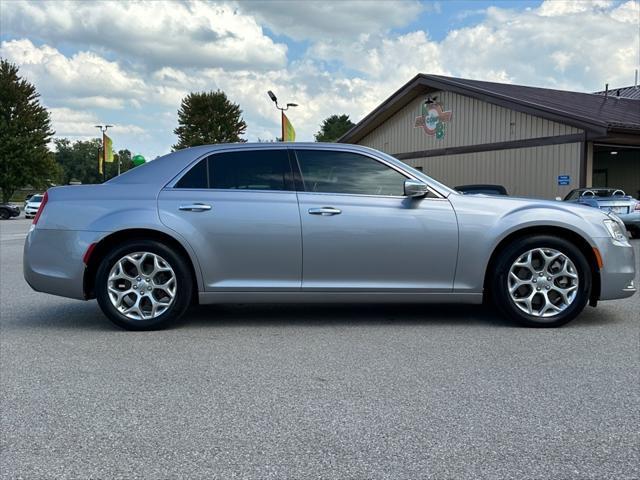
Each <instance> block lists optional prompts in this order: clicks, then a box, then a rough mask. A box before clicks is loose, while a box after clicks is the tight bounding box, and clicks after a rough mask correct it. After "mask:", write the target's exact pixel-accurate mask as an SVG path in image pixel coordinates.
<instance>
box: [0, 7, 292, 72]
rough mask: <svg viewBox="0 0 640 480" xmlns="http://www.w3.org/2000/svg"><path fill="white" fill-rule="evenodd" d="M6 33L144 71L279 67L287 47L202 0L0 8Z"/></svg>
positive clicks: (238, 16)
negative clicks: (112, 55) (124, 61)
mask: <svg viewBox="0 0 640 480" xmlns="http://www.w3.org/2000/svg"><path fill="white" fill-rule="evenodd" d="M2 10H3V12H2V30H3V32H4V33H5V34H11V35H15V36H31V35H34V34H37V36H38V38H41V39H43V40H44V41H46V42H52V43H54V44H57V43H59V42H72V43H74V44H76V45H80V46H85V47H87V46H90V47H97V48H100V49H108V50H110V51H113V52H118V53H119V54H120V55H123V56H125V57H129V58H132V59H133V61H135V62H139V63H142V64H144V65H145V66H147V67H149V68H152V69H153V68H158V67H162V66H166V65H172V66H178V67H183V68H186V67H212V66H220V67H224V68H225V69H227V70H234V69H238V68H248V67H250V68H252V69H255V70H261V69H271V68H279V67H283V66H284V65H285V64H286V52H287V47H286V45H284V44H280V43H275V42H274V41H273V40H272V39H271V38H269V37H268V36H267V35H265V34H264V32H263V31H262V27H261V26H259V25H258V24H257V23H256V20H255V19H254V18H252V17H250V16H246V15H241V14H239V13H238V12H237V11H236V9H234V8H233V7H232V6H231V5H225V4H216V3H208V2H202V1H189V2H177V1H144V2H110V3H109V4H108V5H107V4H105V2H70V1H64V2H63V1H56V2H33V3H31V2H26V1H15V2H4V3H3V6H2Z"/></svg>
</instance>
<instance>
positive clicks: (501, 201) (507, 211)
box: [448, 194, 608, 224]
mask: <svg viewBox="0 0 640 480" xmlns="http://www.w3.org/2000/svg"><path fill="white" fill-rule="evenodd" d="M448 198H449V201H450V202H451V204H452V205H453V207H454V208H455V209H456V210H458V209H473V210H481V211H486V212H488V213H490V214H491V213H492V214H494V215H496V216H497V217H505V216H517V215H518V214H522V215H523V216H524V215H525V214H526V213H527V212H528V211H534V210H535V211H538V212H544V217H545V218H551V219H552V218H554V217H555V216H556V215H557V214H560V213H562V214H568V215H569V216H571V217H577V218H580V219H582V220H585V221H587V222H590V223H598V224H600V223H602V220H604V219H606V218H608V216H607V214H606V213H605V212H603V211H601V210H600V209H598V208H593V207H590V206H588V205H582V204H579V203H568V202H561V201H557V200H540V199H537V198H526V197H505V196H497V195H462V194H455V195H450V196H449V197H448ZM565 216H566V215H565Z"/></svg>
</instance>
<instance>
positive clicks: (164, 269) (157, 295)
mask: <svg viewBox="0 0 640 480" xmlns="http://www.w3.org/2000/svg"><path fill="white" fill-rule="evenodd" d="M176 284H177V282H176V274H175V272H174V271H173V269H172V268H171V265H169V263H168V262H167V261H166V260H165V259H164V258H162V257H161V256H160V255H156V254H155V253H150V252H135V253H130V254H128V255H125V256H124V257H122V258H121V259H120V260H118V261H117V262H116V263H115V265H114V266H113V267H112V268H111V271H110V272H109V278H108V281H107V290H108V293H109V299H110V300H111V303H112V304H113V306H114V307H116V309H117V310H118V311H119V312H120V313H122V314H123V315H125V316H126V317H127V318H130V319H132V320H149V319H152V318H156V317H159V316H160V315H162V314H163V313H164V312H166V311H167V309H168V308H169V307H170V306H171V305H172V304H173V301H174V299H175V296H176V286H177V285H176Z"/></svg>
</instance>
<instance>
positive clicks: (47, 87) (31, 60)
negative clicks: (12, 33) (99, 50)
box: [0, 39, 146, 108]
mask: <svg viewBox="0 0 640 480" xmlns="http://www.w3.org/2000/svg"><path fill="white" fill-rule="evenodd" d="M0 53H1V54H2V56H3V57H5V58H7V59H8V60H10V61H11V62H14V63H16V64H18V65H20V72H21V74H22V75H25V76H27V77H28V78H30V79H32V81H34V82H36V84H37V86H38V89H39V91H40V92H41V93H42V94H43V95H46V96H47V97H50V98H55V99H57V98H75V99H77V98H79V97H97V98H103V99H106V98H108V97H112V96H116V97H120V98H134V97H136V96H140V95H141V94H142V93H143V92H144V90H145V89H146V86H145V83H144V81H143V80H142V79H140V78H138V77H137V76H136V74H135V73H130V72H125V71H124V70H123V69H122V68H121V67H120V66H119V64H118V63H116V62H110V61H108V60H105V59H104V58H103V57H101V56H99V55H97V54H95V53H93V52H78V53H76V54H74V55H72V56H70V57H67V56H65V55H63V54H62V53H61V52H60V51H58V50H57V49H55V48H52V47H50V46H48V45H42V46H36V45H34V44H33V43H32V42H31V41H30V40H28V39H22V40H10V41H5V42H2V44H1V45H0ZM101 102H102V103H103V104H105V105H106V104H107V103H108V102H107V101H105V100H101ZM114 106H115V108H117V106H118V105H117V102H116V103H112V104H111V107H110V108H114Z"/></svg>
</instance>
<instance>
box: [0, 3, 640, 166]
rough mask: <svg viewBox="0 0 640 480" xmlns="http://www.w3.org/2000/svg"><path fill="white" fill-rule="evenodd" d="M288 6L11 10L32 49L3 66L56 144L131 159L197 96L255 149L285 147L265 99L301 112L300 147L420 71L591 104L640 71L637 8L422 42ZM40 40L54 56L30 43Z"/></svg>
mask: <svg viewBox="0 0 640 480" xmlns="http://www.w3.org/2000/svg"><path fill="white" fill-rule="evenodd" d="M398 5H400V6H401V7H403V8H399V7H398ZM498 5H500V4H499V3H498ZM4 6H5V5H4V4H3V7H4ZM54 6H55V8H54ZM285 6H286V7H287V8H286V9H285V8H284V7H283V6H282V5H277V4H273V3H272V2H269V3H265V4H263V3H260V2H255V3H253V2H251V3H249V2H241V3H238V4H232V5H217V4H209V3H207V4H205V3H201V2H187V3H166V2H157V3H156V2H153V3H151V4H148V3H144V2H136V3H132V2H127V3H113V4H109V8H106V7H105V4H104V3H97V2H96V3H91V4H85V3H82V4H77V3H73V4H69V3H63V4H61V3H45V2H43V3H34V4H28V3H24V2H18V3H11V4H10V8H9V10H10V11H11V12H12V13H11V14H10V15H8V20H7V18H5V17H7V16H6V15H5V13H6V12H5V11H3V19H2V22H3V32H4V31H7V30H6V29H5V28H4V26H5V24H7V25H9V27H10V28H9V30H8V31H10V32H13V33H14V34H15V32H19V35H18V38H20V36H24V37H25V38H23V39H21V40H9V41H7V42H4V43H3V44H2V55H3V56H6V57H7V58H9V59H10V60H11V61H13V62H15V63H17V64H18V65H19V66H20V71H21V74H23V75H24V76H26V77H27V78H28V79H29V80H30V81H32V82H34V83H35V84H36V86H37V87H38V90H39V91H40V92H41V93H42V96H43V100H44V101H45V103H47V104H48V105H50V106H52V107H55V108H54V109H53V110H54V128H55V129H56V130H57V134H58V135H59V136H76V137H80V136H96V134H97V130H96V129H95V127H94V125H95V124H96V123H99V122H98V119H101V120H102V122H105V121H109V122H110V123H115V124H118V125H119V126H118V127H117V128H116V129H114V130H113V132H114V137H116V138H118V141H119V142H121V143H122V145H123V146H130V145H131V148H132V149H134V150H138V151H141V152H142V153H144V154H145V155H147V156H151V157H153V156H155V155H156V154H162V153H165V152H166V151H167V150H168V149H169V147H170V145H172V144H173V143H175V137H174V136H173V133H172V132H173V128H175V125H176V110H177V109H178V108H179V105H180V101H181V99H182V98H183V97H184V96H185V95H186V94H187V93H189V92H190V91H203V90H215V89H218V88H220V89H222V90H223V91H225V92H226V93H227V95H228V96H229V98H230V99H231V100H232V101H234V102H236V103H239V104H240V107H241V108H242V109H243V112H244V113H243V115H244V118H245V120H246V122H247V124H248V132H247V137H248V138H249V139H250V140H256V139H257V138H262V139H272V138H274V137H275V136H277V135H279V113H278V111H277V110H275V108H274V106H273V104H272V103H271V101H270V100H269V99H268V97H267V96H266V91H267V90H269V89H271V90H274V91H275V92H276V94H277V95H278V96H279V97H281V100H282V101H284V102H296V103H298V104H300V107H298V108H294V109H291V110H290V111H289V112H288V114H289V116H290V118H291V120H292V122H293V124H294V126H295V127H296V130H297V132H298V139H300V140H312V139H313V134H314V133H315V132H316V131H317V130H318V128H319V124H320V123H321V122H322V120H323V119H324V118H325V117H327V116H328V115H331V114H334V113H347V114H349V115H351V117H352V119H353V120H354V121H356V120H359V119H360V118H362V117H363V116H364V115H365V114H366V113H368V112H369V111H370V110H371V109H373V108H374V107H375V106H377V105H378V104H380V103H381V102H382V101H383V100H384V99H385V98H386V97H388V96H389V95H390V94H391V93H393V92H394V91H395V90H397V89H398V88H399V87H401V86H402V85H403V84H404V83H405V82H407V81H408V80H409V79H411V78H412V77H413V76H415V75H416V74H417V73H419V72H424V73H436V74H445V75H452V76H460V77H466V78H476V79H483V80H493V81H500V82H512V83H521V84H525V85H538V86H546V87H551V88H566V89H572V90H583V91H592V90H596V89H599V88H601V87H602V86H603V85H604V83H605V82H608V83H609V84H610V85H616V86H618V85H627V84H630V83H631V82H632V81H633V70H634V68H637V64H638V55H639V52H638V44H639V39H638V18H640V3H638V2H637V1H628V2H626V3H622V4H618V3H610V2H596V3H588V2H556V1H551V2H545V3H543V4H542V5H541V6H540V7H538V8H531V9H526V10H510V9H505V8H496V7H490V8H488V9H487V10H486V11H485V12H484V15H483V16H482V17H481V18H480V19H479V20H478V21H476V22H475V24H473V25H471V26H468V27H465V28H460V29H457V30H452V31H450V32H449V33H448V34H447V35H446V37H445V38H444V39H443V40H440V41H436V40H434V39H433V38H431V37H430V36H429V34H428V32H427V30H426V29H425V30H417V31H412V32H408V33H402V34H396V33H392V31H393V28H394V27H398V26H402V25H406V24H407V23H408V22H411V21H412V19H414V18H415V16H416V15H417V14H418V13H419V10H420V8H422V6H421V5H418V4H417V3H414V2H406V3H404V2H403V3H401V4H396V3H391V2H351V3H345V2H340V3H338V2H324V3H319V2H311V3H306V2H305V3H303V2H287V3H286V5H285ZM74 9H75V10H78V12H75V11H72V10H74ZM4 10H7V9H6V8H5V9H4ZM285 11H286V12H287V15H288V16H287V15H285V14H284V13H281V12H285ZM16 12H21V14H22V15H21V16H17V13H16ZM118 15H119V17H118V20H117V21H115V18H116V16H118ZM133 16H138V18H137V19H132V18H133ZM221 19H222V20H224V21H222V20H221ZM293 21H295V22H294V23H295V25H290V24H289V23H287V22H293ZM100 22H105V24H106V25H109V26H110V28H111V29H112V30H113V31H109V32H103V31H101V30H100V29H101V28H102V26H101V25H99V24H100ZM263 24H264V25H265V26H268V28H270V29H271V30H272V31H274V32H276V33H280V34H283V35H287V36H289V37H291V38H300V39H304V40H305V41H306V42H309V43H308V45H309V48H308V50H307V51H306V53H305V54H303V55H302V56H301V57H299V58H297V59H296V60H293V61H292V60H289V61H287V59H286V53H287V50H286V46H285V45H283V44H278V43H276V42H275V41H273V40H271V39H270V38H269V37H268V36H266V34H265V33H264V31H263V26H262V25H263ZM38 29H40V30H38ZM96 29H97V31H94V30H96ZM20 32H21V33H20ZM32 32H38V36H37V38H39V39H44V40H46V41H47V42H48V44H34V40H33V38H35V37H34V36H33V35H32ZM10 38H11V37H10ZM29 38H30V39H31V40H30V39H29ZM60 45H64V46H66V47H67V48H68V45H73V46H74V47H75V48H74V49H73V50H72V51H73V52H74V53H67V52H68V50H66V49H65V48H63V47H61V46H60ZM305 45H307V44H306V43H305ZM216 55H218V56H219V58H220V60H219V61H210V60H211V58H214V57H215V56H216ZM256 56H260V57H262V58H260V59H257V58H256ZM254 61H255V64H254ZM138 125H139V126H138ZM143 127H144V131H142V128H143ZM126 142H131V144H128V143H126Z"/></svg>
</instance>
